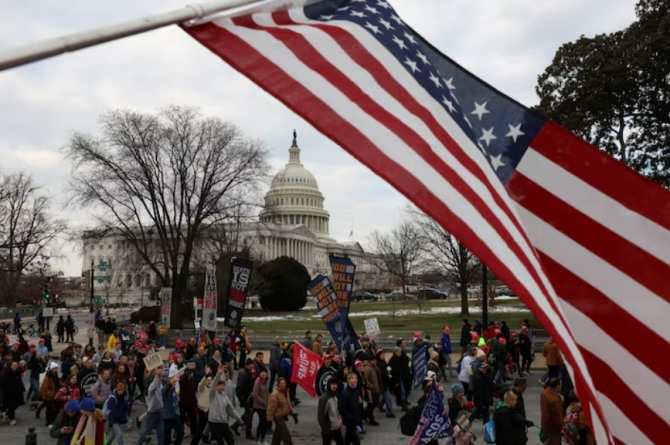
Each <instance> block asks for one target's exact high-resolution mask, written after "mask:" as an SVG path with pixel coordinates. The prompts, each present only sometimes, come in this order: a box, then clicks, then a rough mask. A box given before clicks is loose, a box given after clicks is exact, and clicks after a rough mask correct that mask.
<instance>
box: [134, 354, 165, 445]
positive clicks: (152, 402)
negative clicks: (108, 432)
mask: <svg viewBox="0 0 670 445" xmlns="http://www.w3.org/2000/svg"><path fill="white" fill-rule="evenodd" d="M147 358H148V357H147ZM153 373H154V379H153V381H152V382H151V384H150V385H149V389H148V390H147V397H146V402H147V412H146V418H145V419H144V422H143V424H142V431H140V437H139V439H138V440H137V445H144V442H145V441H146V438H147V436H148V435H149V434H151V430H152V429H154V428H156V435H157V436H158V442H157V443H159V444H161V445H162V444H163V443H164V441H163V421H162V420H161V412H162V411H163V393H162V390H163V367H162V366H158V367H156V368H154V370H153Z"/></svg>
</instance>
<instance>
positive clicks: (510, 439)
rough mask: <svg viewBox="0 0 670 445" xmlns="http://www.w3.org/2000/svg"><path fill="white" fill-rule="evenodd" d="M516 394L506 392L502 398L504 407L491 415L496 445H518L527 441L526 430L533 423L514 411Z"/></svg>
mask: <svg viewBox="0 0 670 445" xmlns="http://www.w3.org/2000/svg"><path fill="white" fill-rule="evenodd" d="M516 399H517V397H516V394H514V393H513V392H512V391H507V392H506V393H505V395H504V396H503V401H504V405H503V406H502V407H500V408H498V409H497V410H496V412H495V413H494V414H493V423H494V424H495V430H496V444H497V445H519V444H521V443H524V440H527V439H526V437H527V434H526V428H528V427H531V426H533V425H534V424H533V422H531V421H530V420H526V419H525V418H523V417H521V415H520V414H519V413H518V412H516V411H515V410H514V405H516Z"/></svg>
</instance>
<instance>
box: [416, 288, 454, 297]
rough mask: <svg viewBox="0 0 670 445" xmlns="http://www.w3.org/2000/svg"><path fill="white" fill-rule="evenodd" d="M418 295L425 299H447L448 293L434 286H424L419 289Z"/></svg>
mask: <svg viewBox="0 0 670 445" xmlns="http://www.w3.org/2000/svg"><path fill="white" fill-rule="evenodd" d="M417 295H418V296H419V297H420V298H422V299H424V300H437V299H446V298H447V296H448V295H447V294H446V293H444V292H442V291H439V290H437V289H432V288H428V287H427V288H424V289H421V290H419V292H418V293H417Z"/></svg>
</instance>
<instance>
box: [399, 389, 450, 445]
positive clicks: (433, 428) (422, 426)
mask: <svg viewBox="0 0 670 445" xmlns="http://www.w3.org/2000/svg"><path fill="white" fill-rule="evenodd" d="M442 397H443V396H442V393H441V392H440V391H439V390H438V389H437V386H435V385H433V386H432V388H431V390H430V391H429V392H428V395H427V396H426V404H425V405H424V407H423V411H422V412H421V418H420V419H419V424H418V425H417V427H416V432H415V433H414V436H412V438H411V439H410V441H409V445H424V444H426V443H428V442H430V441H431V440H435V439H443V438H445V437H449V436H451V435H452V434H453V428H452V427H451V422H450V421H449V415H448V414H447V410H446V409H445V408H444V402H443V401H442Z"/></svg>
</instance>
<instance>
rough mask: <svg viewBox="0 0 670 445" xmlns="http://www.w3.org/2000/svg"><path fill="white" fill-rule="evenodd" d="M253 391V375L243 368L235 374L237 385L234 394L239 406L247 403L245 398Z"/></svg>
mask: <svg viewBox="0 0 670 445" xmlns="http://www.w3.org/2000/svg"><path fill="white" fill-rule="evenodd" d="M253 391H254V376H253V375H251V374H250V373H249V371H248V370H247V369H246V368H244V369H242V370H240V372H239V374H237V386H236V387H235V395H236V396H237V400H239V401H240V405H241V406H243V407H244V406H246V405H247V399H248V398H249V396H250V395H251V393H252V392H253Z"/></svg>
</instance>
